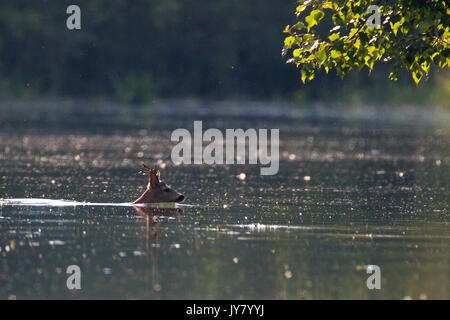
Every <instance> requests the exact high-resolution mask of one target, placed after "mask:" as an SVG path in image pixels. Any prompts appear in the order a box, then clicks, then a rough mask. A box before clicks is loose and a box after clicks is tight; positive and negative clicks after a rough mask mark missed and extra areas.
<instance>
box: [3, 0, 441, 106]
mask: <svg viewBox="0 0 450 320" xmlns="http://www.w3.org/2000/svg"><path fill="white" fill-rule="evenodd" d="M71 4H76V5H79V6H80V8H81V30H68V29H67V27H66V19H67V18H68V16H69V15H68V14H67V13H66V8H67V6H69V5H71ZM295 7H296V1H295V0H278V1H261V0H215V1H211V0H136V1H125V0H118V1H106V0H90V1H60V0H47V1H45V0H33V1H29V0H14V1H10V0H8V1H2V2H0V100H10V99H24V98H27V99H30V98H31V99H52V98H59V97H73V98H98V97H102V98H105V99H114V100H118V101H120V102H123V103H131V104H147V103H150V102H151V101H152V99H154V98H174V97H175V98H183V97H196V98H205V99H228V98H231V99H234V98H247V99H257V100H265V99H272V100H273V99H283V100H293V101H296V102H298V103H304V102H308V101H324V102H327V101H329V102H335V101H337V100H339V101H343V102H348V103H392V104H408V103H414V104H424V105H436V104H437V105H443V106H448V101H450V77H449V74H448V72H442V71H441V72H439V73H437V72H434V73H433V74H432V76H431V78H430V80H428V81H426V82H424V83H421V84H420V85H419V87H416V85H415V84H414V83H413V81H412V79H411V77H410V75H409V74H408V73H404V74H403V75H402V76H401V79H400V81H399V82H397V83H393V82H390V81H389V80H388V79H387V74H388V73H389V67H390V66H388V65H378V66H376V67H375V70H374V71H373V72H372V74H371V75H370V76H369V75H368V74H367V70H364V71H363V72H360V73H352V74H351V75H350V76H348V77H347V78H345V79H344V80H341V79H340V78H338V77H337V76H336V75H335V72H332V73H331V74H329V75H327V76H325V75H324V74H319V75H318V76H317V79H315V80H314V81H312V82H311V83H310V84H307V85H302V84H301V82H300V78H299V77H300V72H299V70H297V69H296V68H295V67H294V66H293V65H286V64H285V61H284V60H283V58H282V57H281V48H282V45H283V39H284V34H283V33H282V31H283V29H284V27H285V26H286V25H287V24H292V22H293V21H295V16H294V14H293V12H294V9H295ZM325 31H326V30H325Z"/></svg>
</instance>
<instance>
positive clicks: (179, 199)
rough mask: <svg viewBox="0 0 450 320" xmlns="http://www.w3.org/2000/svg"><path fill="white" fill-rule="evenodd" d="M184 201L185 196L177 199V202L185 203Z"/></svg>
mask: <svg viewBox="0 0 450 320" xmlns="http://www.w3.org/2000/svg"><path fill="white" fill-rule="evenodd" d="M183 200H184V196H183V195H180V196H179V197H178V198H177V200H176V202H181V201H183Z"/></svg>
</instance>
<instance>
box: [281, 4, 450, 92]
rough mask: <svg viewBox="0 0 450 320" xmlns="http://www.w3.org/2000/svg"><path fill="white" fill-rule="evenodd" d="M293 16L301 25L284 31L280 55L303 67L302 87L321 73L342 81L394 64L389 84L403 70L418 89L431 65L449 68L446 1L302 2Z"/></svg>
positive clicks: (449, 52)
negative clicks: (377, 64)
mask: <svg viewBox="0 0 450 320" xmlns="http://www.w3.org/2000/svg"><path fill="white" fill-rule="evenodd" d="M295 14H296V16H297V17H298V22H297V23H295V24H294V25H292V26H290V25H288V26H286V28H285V29H284V33H286V34H287V37H286V38H285V39H284V47H283V50H282V55H283V56H287V62H288V63H293V64H295V65H296V66H297V67H301V79H302V82H303V83H305V82H306V81H310V80H312V79H313V78H314V73H315V71H316V70H319V69H322V68H323V70H325V72H326V73H328V72H329V71H330V70H331V69H333V68H334V69H336V71H337V73H338V75H339V76H340V77H341V78H343V77H344V76H345V75H346V74H347V73H348V72H350V71H351V70H353V69H359V70H361V69H362V68H363V67H367V68H368V69H369V72H370V71H371V70H372V68H373V66H374V63H375V62H376V61H382V62H389V61H390V62H391V63H392V72H390V74H389V78H390V79H391V80H394V81H395V80H397V78H398V73H399V70H400V69H403V68H404V69H406V70H409V72H411V75H412V78H413V80H414V82H415V83H416V84H418V83H419V82H420V80H421V79H422V78H423V76H425V77H426V78H428V74H429V71H430V66H431V65H433V64H434V65H435V66H436V67H437V68H438V69H443V68H445V67H448V66H449V65H450V50H449V43H450V30H449V28H450V23H449V22H450V19H449V17H450V8H449V4H448V2H447V1H444V0H396V1H368V0H359V1H349V0H329V1H320V0H306V1H302V0H300V1H299V5H298V6H297V8H296V12H295ZM327 24H328V25H329V26H330V30H329V32H328V33H327V34H326V35H321V36H319V35H318V34H319V33H320V30H319V26H322V25H325V26H326V25H327ZM322 29H323V28H322Z"/></svg>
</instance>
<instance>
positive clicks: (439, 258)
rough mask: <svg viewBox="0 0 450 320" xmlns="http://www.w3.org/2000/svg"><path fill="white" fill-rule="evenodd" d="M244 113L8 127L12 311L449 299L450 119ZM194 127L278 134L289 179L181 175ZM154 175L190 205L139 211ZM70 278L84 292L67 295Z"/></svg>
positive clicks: (201, 172)
mask: <svg viewBox="0 0 450 320" xmlns="http://www.w3.org/2000/svg"><path fill="white" fill-rule="evenodd" d="M174 110H175V111H177V112H173V111H174ZM230 110H233V112H230V114H219V115H218V114H217V113H216V114H214V113H211V110H209V109H205V108H204V107H202V108H195V106H194V107H193V108H192V109H189V111H185V109H182V108H181V109H172V110H170V109H169V110H168V111H167V110H166V109H163V110H158V109H156V111H154V113H151V114H150V115H148V117H149V118H148V122H146V121H147V120H146V119H147V118H145V117H144V118H142V119H141V120H140V122H139V123H138V124H131V125H130V124H128V125H125V124H123V123H116V124H115V125H111V126H105V124H104V123H100V122H99V121H100V120H98V119H97V120H95V119H96V118H91V119H94V120H92V121H91V123H89V126H88V125H86V123H82V124H80V123H78V122H76V121H75V122H70V121H67V122H66V125H64V123H63V124H62V125H61V124H59V125H53V126H52V125H48V124H46V125H45V126H42V125H39V124H36V123H33V124H29V125H26V126H18V127H17V128H13V129H8V130H4V131H3V132H2V134H1V135H0V179H1V180H0V198H2V199H17V200H16V201H13V202H11V201H5V200H2V201H0V298H2V299H7V298H9V299H13V298H17V299H21V298H150V299H166V298H171V299H185V298H195V299H196V298H199V299H240V298H245V299H366V298H368V299H380V298H389V299H390V298H392V299H402V298H405V297H411V298H413V299H419V298H428V299H448V298H449V283H450V281H449V275H450V273H449V244H450V232H449V231H450V228H449V222H450V214H449V199H450V197H449V188H448V187H449V181H450V170H449V163H450V140H449V137H450V133H449V128H448V126H446V125H445V124H447V125H448V122H446V121H444V122H442V121H441V122H433V121H431V122H429V121H428V120H423V119H422V120H423V121H418V120H417V121H416V120H414V118H413V119H407V120H406V121H405V122H401V121H400V120H401V119H394V120H393V119H392V117H390V116H389V113H388V114H387V115H384V116H383V117H384V118H383V117H381V118H380V117H375V118H374V117H373V116H368V117H361V116H360V115H359V114H358V115H357V116H355V117H353V118H352V117H350V118H349V116H348V114H345V112H343V113H341V114H339V113H338V114H336V115H335V116H334V117H331V118H330V117H326V116H324V114H302V113H300V114H296V113H294V114H292V113H289V112H288V113H282V112H281V113H275V114H273V113H264V112H262V113H261V114H257V113H255V112H254V111H252V110H253V109H251V108H250V109H249V108H247V109H246V108H242V110H243V111H242V110H241V111H240V108H239V107H237V108H236V107H235V108H234V109H233V108H232V109H230ZM245 110H247V111H248V110H250V111H248V112H245ZM163 111H164V112H163ZM171 111H172V112H171ZM240 112H241V113H240ZM325 114H326V113H325ZM433 117H434V116H431V118H433ZM438 118H439V116H438ZM440 118H441V120H442V117H440ZM99 119H103V121H104V118H103V117H99ZM447 119H448V118H447ZM193 120H203V121H204V128H209V127H218V128H221V129H224V128H239V127H242V128H252V127H255V128H258V127H261V128H280V155H281V160H280V170H279V173H278V175H276V176H260V175H259V166H258V165H226V166H225V165H214V166H210V165H181V166H174V165H173V164H172V162H171V161H170V153H171V147H172V146H173V144H172V143H170V134H171V132H172V130H173V129H175V128H178V127H185V128H187V129H189V130H191V129H192V126H193ZM96 123H100V125H99V126H95V124H96ZM442 123H444V125H443V124H442ZM142 162H146V163H148V164H156V163H158V164H159V165H160V167H161V176H162V179H163V180H164V181H165V182H167V183H168V184H170V185H171V186H173V187H174V188H175V189H176V190H178V191H180V192H182V193H183V194H184V195H185V196H186V197H187V199H186V200H185V202H184V204H185V205H181V206H177V207H174V208H148V207H133V206H131V205H130V202H131V201H132V200H134V199H135V198H136V197H137V196H139V195H140V193H142V191H143V189H144V188H145V185H146V179H145V177H143V176H139V175H137V174H136V173H137V171H138V170H139V167H140V165H141V163H142ZM241 172H243V173H245V174H246V179H245V180H240V179H238V178H237V177H236V176H237V175H238V174H239V173H241ZM23 198H26V199H28V200H25V202H24V200H21V199H23ZM30 199H34V200H30ZM35 199H40V200H35ZM42 199H47V200H42ZM48 199H51V200H59V199H62V200H65V201H70V202H60V201H56V202H55V201H53V202H48ZM26 201H28V203H27V202H26ZM29 201H33V202H32V203H30V202H29ZM42 201H44V202H42ZM92 204H95V205H92ZM103 204H106V205H103ZM69 265H78V266H79V267H80V269H81V273H82V278H81V286H82V289H81V290H68V289H67V287H66V280H67V278H68V276H69V275H68V274H66V269H67V267H68V266H69ZM367 265H378V266H379V267H380V269H381V290H368V288H367V286H366V280H367V278H368V277H369V276H370V275H369V274H367V273H366V266H367Z"/></svg>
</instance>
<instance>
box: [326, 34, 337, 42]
mask: <svg viewBox="0 0 450 320" xmlns="http://www.w3.org/2000/svg"><path fill="white" fill-rule="evenodd" d="M328 39H329V40H330V41H331V42H334V41H336V40H337V39H339V32H338V33H332V34H331V35H330V36H329V37H328Z"/></svg>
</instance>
